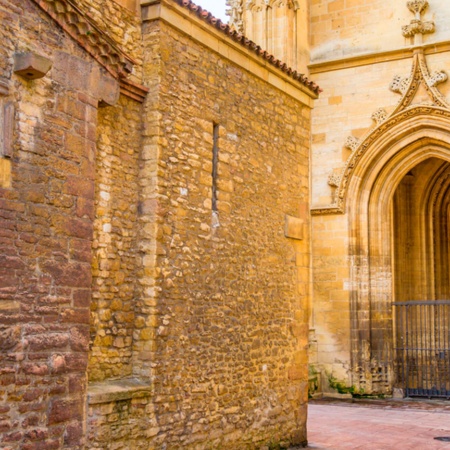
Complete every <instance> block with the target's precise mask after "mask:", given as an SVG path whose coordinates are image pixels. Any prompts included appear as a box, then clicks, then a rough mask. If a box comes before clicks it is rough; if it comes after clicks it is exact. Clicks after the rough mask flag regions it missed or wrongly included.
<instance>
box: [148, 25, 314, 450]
mask: <svg viewBox="0 0 450 450" xmlns="http://www.w3.org/2000/svg"><path fill="white" fill-rule="evenodd" d="M155 27H157V28H156V29H155ZM155 31H157V32H158V34H159V40H160V43H159V51H158V53H159V54H160V55H161V61H160V63H159V67H157V64H158V62H156V64H155V63H154V62H153V61H152V60H149V61H148V62H147V63H146V66H145V67H146V70H147V74H148V75H149V76H150V77H151V76H153V74H155V73H157V72H158V73H159V74H160V76H161V85H160V91H159V99H158V103H157V105H156V106H157V108H158V110H159V111H158V112H159V124H160V128H159V130H158V135H159V139H158V143H157V145H155V146H153V147H149V150H150V149H153V152H155V155H157V156H158V173H159V174H160V178H159V179H158V185H157V187H156V189H155V191H156V195H155V197H156V202H155V203H154V205H155V206H154V208H155V210H156V214H157V231H156V237H157V239H156V264H155V267H156V272H157V275H156V287H155V289H154V293H155V294H154V302H155V316H156V320H155V323H154V327H155V329H154V336H155V347H154V351H153V354H152V362H153V377H152V382H153V386H154V392H155V394H154V395H155V398H154V401H155V411H156V414H157V418H158V425H159V427H160V431H159V434H158V435H157V436H156V437H155V443H156V444H157V446H158V443H159V445H163V443H166V445H168V446H169V447H174V448H181V447H182V448H194V447H196V448H208V447H219V446H222V447H223V448H236V447H237V446H238V447H240V448H254V447H257V446H259V445H263V444H269V443H271V442H272V443H279V442H284V443H288V442H291V443H300V442H302V441H304V440H305V437H306V436H305V419H306V387H307V373H306V365H305V364H306V361H307V355H306V320H307V315H308V297H307V293H308V280H309V278H308V277H309V270H308V266H309V250H308V244H307V242H308V238H309V234H308V231H307V230H308V212H307V210H308V181H307V180H308V138H309V108H307V107H305V106H302V105H301V104H299V103H298V102H296V101H295V100H294V99H292V98H291V97H289V96H288V95H286V94H284V93H283V92H281V91H279V90H277V89H274V88H271V87H269V86H268V85H267V84H266V83H264V82H262V81H261V80H259V79H257V78H255V77H254V76H253V75H250V74H249V73H247V72H246V71H244V70H242V69H241V68H239V67H236V66H235V65H234V64H230V63H229V62H228V61H226V60H224V59H223V58H220V57H218V56H217V55H216V54H214V53H213V52H211V51H205V49H204V48H203V47H202V46H201V45H199V44H198V43H196V42H194V41H192V40H190V39H188V38H186V37H185V36H183V35H182V34H180V33H179V32H178V31H177V30H174V29H171V28H170V27H167V26H164V25H163V24H162V23H159V22H150V23H148V24H145V29H144V42H145V43H146V44H147V45H153V41H152V40H150V39H149V36H151V35H152V34H153V33H155ZM146 53H147V52H146ZM148 54H149V55H151V54H152V51H151V50H149V52H148ZM293 110H295V111H296V114H289V111H293ZM148 112H149V114H150V118H153V116H154V112H153V111H148ZM214 125H216V127H218V135H217V136H218V139H217V147H218V177H217V211H213V207H212V185H213V180H212V175H211V174H212V171H213V167H212V166H213V146H214V142H213V141H214V135H213V128H214ZM149 131H150V130H149ZM147 136H148V137H147V139H148V141H147V142H151V136H149V135H148V134H147ZM144 145H145V143H144ZM156 152H157V153H156ZM144 176H145V174H144ZM150 176H152V175H151V173H150ZM286 214H289V215H292V216H295V217H301V218H302V219H303V220H304V228H305V234H304V241H294V240H291V239H287V238H286V237H285V234H284V227H285V216H286ZM150 263H151V264H152V262H150ZM175 374H176V375H175ZM174 375H175V376H174ZM174 413H176V414H175V416H174Z"/></svg>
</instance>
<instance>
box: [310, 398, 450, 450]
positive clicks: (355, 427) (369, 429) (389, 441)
mask: <svg viewBox="0 0 450 450" xmlns="http://www.w3.org/2000/svg"><path fill="white" fill-rule="evenodd" d="M438 436H440V437H449V438H450V401H447V402H445V401H412V400H401V401H398V400H397V401H396V400H361V401H355V400H349V401H341V400H339V401H337V400H331V399H330V400H327V399H321V400H312V401H311V402H310V404H309V408H308V442H309V445H308V448H311V449H329V450H340V449H364V450H392V449H395V450H409V449H414V450H434V449H436V450H438V449H450V442H440V441H437V440H435V439H434V438H435V437H438Z"/></svg>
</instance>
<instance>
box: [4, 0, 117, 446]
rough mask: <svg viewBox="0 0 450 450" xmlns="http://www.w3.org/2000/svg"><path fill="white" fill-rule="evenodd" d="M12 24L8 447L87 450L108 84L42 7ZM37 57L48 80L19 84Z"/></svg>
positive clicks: (23, 10)
mask: <svg viewBox="0 0 450 450" xmlns="http://www.w3.org/2000/svg"><path fill="white" fill-rule="evenodd" d="M0 19H1V21H2V24H5V26H3V27H2V29H1V31H0V36H1V41H2V45H1V46H0V52H1V54H2V55H1V58H0V59H1V61H2V63H1V67H0V78H1V80H2V82H3V85H4V86H6V88H5V89H4V91H6V92H4V94H5V95H4V98H6V100H7V101H9V102H11V104H12V106H13V107H14V110H15V114H14V116H13V124H12V126H13V128H12V131H13V142H14V145H13V148H12V154H11V155H10V157H9V159H8V160H9V162H10V167H11V173H10V184H9V185H3V186H2V188H0V218H1V226H0V230H1V231H0V236H1V238H0V247H1V252H0V280H1V281H0V336H1V338H0V343H1V344H0V345H1V364H0V367H1V368H0V374H1V389H0V415H1V422H0V423H1V428H0V431H1V436H0V441H1V444H0V446H1V447H2V448H4V449H19V448H20V449H30V450H31V449H37V448H39V449H56V448H70V449H78V448H82V446H83V439H84V435H83V430H84V420H85V401H84V400H85V392H86V367H87V358H88V344H89V303H90V298H91V278H92V276H91V261H92V250H91V249H92V231H93V217H94V177H95V170H94V160H95V147H96V145H95V140H96V122H97V103H98V99H99V98H101V95H100V93H99V91H98V89H99V86H100V85H104V83H102V82H101V81H102V78H101V77H102V75H101V74H100V72H99V70H98V66H97V64H96V63H95V62H94V61H93V60H92V59H91V58H90V57H87V56H86V54H85V53H84V52H83V51H82V50H81V49H80V47H79V46H78V45H77V44H76V43H75V42H74V41H72V40H71V39H69V38H68V37H66V35H65V34H64V33H63V31H62V30H61V29H60V28H59V27H57V26H55V24H54V22H52V21H51V19H49V17H48V16H47V15H45V14H44V13H43V12H42V11H41V10H39V9H38V7H37V6H36V5H35V3H34V2H32V1H23V2H19V4H18V3H17V2H15V1H5V0H3V1H2V2H0ZM30 51H32V52H35V53H38V54H40V55H43V56H45V57H47V58H48V59H50V60H51V61H52V63H53V67H52V69H51V70H50V72H49V73H48V74H47V75H46V76H45V77H44V78H41V79H36V80H31V81H29V80H27V79H26V78H23V77H21V76H18V75H16V74H15V73H13V64H14V58H13V56H14V54H15V53H23V52H30ZM111 86H114V83H113V82H112V84H111ZM117 89H118V87H117ZM4 132H5V130H4V129H2V133H4ZM3 159H5V157H3Z"/></svg>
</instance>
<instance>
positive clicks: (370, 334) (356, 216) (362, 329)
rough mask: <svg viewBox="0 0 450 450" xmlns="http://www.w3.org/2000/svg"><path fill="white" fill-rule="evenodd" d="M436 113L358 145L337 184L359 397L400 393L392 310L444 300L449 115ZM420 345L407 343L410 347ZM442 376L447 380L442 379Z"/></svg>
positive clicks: (410, 116)
mask: <svg viewBox="0 0 450 450" xmlns="http://www.w3.org/2000/svg"><path fill="white" fill-rule="evenodd" d="M436 111H438V110H437V109H434V108H428V109H425V108H411V109H410V110H409V111H408V113H407V114H403V118H400V117H396V120H395V121H393V122H392V123H391V126H390V127H386V129H385V130H384V133H380V134H379V135H378V136H375V137H374V139H372V142H369V143H368V144H367V145H366V147H365V149H364V152H363V153H362V152H361V154H360V155H359V159H358V160H357V161H356V162H355V164H354V165H353V166H352V167H351V173H350V176H348V179H347V180H345V181H344V183H345V182H347V185H345V184H344V185H345V187H346V190H347V191H348V192H351V193H352V195H351V196H349V198H348V199H347V202H346V205H345V210H346V212H347V213H348V218H349V230H350V246H349V256H350V270H351V286H352V289H351V325H350V326H351V357H352V361H351V364H352V382H353V385H355V386H356V387H357V388H359V389H360V390H361V391H364V392H365V393H374V394H375V393H377V394H387V393H390V392H392V389H393V387H395V386H397V387H405V386H403V385H402V384H404V383H405V378H404V376H402V375H401V374H400V373H399V372H400V371H401V370H403V369H401V368H399V367H400V366H399V364H398V358H397V359H396V355H397V357H398V356H399V351H397V353H396V351H395V349H396V348H399V340H398V338H399V336H400V332H399V331H398V332H397V333H395V318H394V316H395V313H394V304H398V303H399V302H403V303H404V302H407V301H416V302H417V301H419V302H420V301H422V302H423V301H427V302H431V301H433V302H435V301H436V300H437V299H439V300H441V299H442V298H448V295H449V291H450V283H449V271H448V267H449V243H448V232H449V230H448V228H449V227H448V223H449V220H448V219H449V217H450V208H449V203H450V196H449V195H447V194H448V191H449V189H450V181H449V180H450V133H449V132H448V130H449V129H450V127H449V123H448V122H450V117H447V113H444V114H442V115H441V113H439V114H437V116H436V117H433V115H434V114H436ZM423 314H428V313H423ZM439 314H442V311H441V312H440V313H439ZM444 315H445V313H444ZM399 317H400V316H399ZM414 320H415V321H416V322H420V320H419V318H418V317H416V318H415V319H414ZM426 320H428V319H426ZM426 320H425V319H423V321H426ZM427 323H428V325H430V326H432V327H436V323H435V322H430V321H429V320H428V322H427ZM444 326H447V328H448V325H444ZM439 327H441V325H439ZM416 333H423V330H422V331H416ZM434 333H435V332H434ZM435 334H436V333H435ZM394 336H397V338H394ZM439 336H440V337H442V336H443V334H442V333H441V334H439ZM400 339H401V338H400ZM447 340H448V330H447ZM422 343H423V341H421V340H420V339H418V338H416V340H415V341H414V345H415V346H416V347H419V346H420V345H421V344H422ZM445 345H447V346H448V342H447V343H446V344H445ZM445 348H446V347H444V350H445ZM408 354H409V353H408ZM449 354H450V353H449V352H447V353H445V354H443V353H442V352H441V353H440V356H441V357H442V359H443V360H444V364H442V361H441V363H440V364H441V366H442V367H444V369H442V368H441V369H440V370H441V372H445V370H447V372H448V369H449V366H450V360H449ZM416 356H417V355H416ZM416 360H417V358H416ZM424 361H425V360H424V359H423V358H422V362H424ZM424 364H425V365H427V367H426V371H430V370H431V369H432V368H431V365H432V364H431V363H430V361H425V362H424ZM433 364H434V363H433ZM434 365H436V364H434ZM444 377H445V378H446V380H448V379H450V374H448V373H447V375H444ZM441 384H442V383H441ZM444 384H445V383H444ZM427 395H428V394H427Z"/></svg>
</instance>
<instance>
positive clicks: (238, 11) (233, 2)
mask: <svg viewBox="0 0 450 450" xmlns="http://www.w3.org/2000/svg"><path fill="white" fill-rule="evenodd" d="M226 5H227V6H229V7H230V9H227V11H226V14H227V16H229V17H230V20H229V21H228V25H229V26H230V27H232V28H234V29H235V30H236V31H237V32H238V33H241V34H242V33H243V32H244V22H243V20H242V12H243V5H242V1H241V0H227V3H226Z"/></svg>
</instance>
